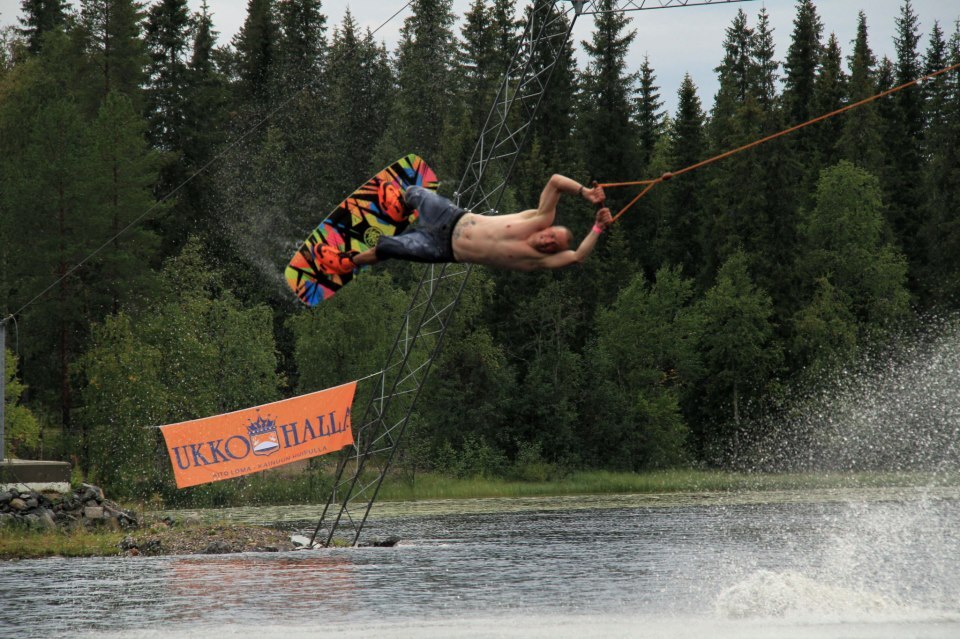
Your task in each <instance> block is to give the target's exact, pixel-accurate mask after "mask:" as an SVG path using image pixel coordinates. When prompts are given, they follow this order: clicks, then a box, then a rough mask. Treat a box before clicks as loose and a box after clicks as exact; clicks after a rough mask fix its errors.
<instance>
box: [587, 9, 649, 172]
mask: <svg viewBox="0 0 960 639" xmlns="http://www.w3.org/2000/svg"><path fill="white" fill-rule="evenodd" d="M598 9H599V10H600V11H601V12H602V13H600V14H599V15H597V18H596V26H595V29H594V31H593V36H592V38H591V40H590V42H583V43H582V46H583V48H584V50H585V51H586V52H587V56H588V60H587V68H586V70H585V71H584V73H583V103H584V106H583V115H582V120H583V136H584V141H583V148H584V155H585V160H586V164H587V166H588V167H589V171H591V172H592V173H593V174H594V175H595V176H599V177H601V178H602V179H604V180H618V179H633V178H635V177H636V174H637V170H638V168H639V167H638V164H637V153H636V149H637V147H638V144H637V139H638V132H637V126H636V124H635V113H636V94H637V86H636V85H637V80H638V76H639V74H637V73H628V72H627V62H626V56H627V53H628V51H629V49H630V45H631V44H632V43H633V41H634V39H635V38H636V36H637V32H636V31H635V30H629V31H628V30H627V27H628V26H629V24H630V18H628V17H627V16H626V15H625V14H624V13H622V12H617V11H613V1H612V0H602V1H601V2H600V3H599V5H598Z"/></svg>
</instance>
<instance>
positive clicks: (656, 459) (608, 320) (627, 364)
mask: <svg viewBox="0 0 960 639" xmlns="http://www.w3.org/2000/svg"><path fill="white" fill-rule="evenodd" d="M692 299H693V283H692V281H690V280H687V279H684V278H683V277H682V276H681V274H680V271H679V269H676V268H662V269H660V270H659V271H658V272H657V278H656V282H655V283H654V284H653V285H648V283H647V282H646V281H645V280H644V278H643V277H642V276H639V275H638V276H637V277H635V278H634V279H633V280H632V281H631V282H630V283H629V284H628V285H627V286H626V287H625V288H623V289H622V290H621V291H620V295H619V296H618V297H617V300H616V302H615V303H614V304H613V306H612V307H611V308H610V309H608V310H601V311H600V312H599V313H598V314H597V318H596V331H595V332H596V344H595V345H594V346H593V348H592V349H591V352H590V362H591V380H592V386H591V398H590V401H589V402H588V405H589V406H590V408H591V412H590V415H591V417H590V419H589V420H587V421H586V422H585V427H586V428H585V429H584V431H585V432H584V434H585V435H587V436H588V441H591V442H592V443H593V446H594V447H595V448H594V449H593V450H592V451H591V452H592V455H593V457H592V459H591V461H592V462H594V463H597V462H600V460H606V463H605V464H604V465H605V466H608V467H611V468H621V469H623V468H628V469H634V470H637V469H644V468H661V467H665V466H673V465H676V464H680V463H683V462H684V461H685V460H686V458H687V457H686V455H687V451H686V444H687V442H686V439H687V436H688V426H687V424H686V423H685V420H684V418H683V416H682V414H681V411H680V400H681V397H682V396H683V395H684V393H686V392H687V391H688V390H689V389H690V388H691V385H692V384H693V383H694V382H695V381H696V380H697V379H698V378H699V377H700V375H701V374H702V363H701V361H700V355H699V354H698V353H697V351H696V344H697V341H698V339H699V338H700V334H701V331H702V326H703V318H702V316H701V315H700V313H699V312H698V310H697V309H696V308H695V307H694V306H693V305H692V304H691V301H692Z"/></svg>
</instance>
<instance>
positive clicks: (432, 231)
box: [321, 175, 612, 274]
mask: <svg viewBox="0 0 960 639" xmlns="http://www.w3.org/2000/svg"><path fill="white" fill-rule="evenodd" d="M561 193H566V194H567V195H579V196H580V197H583V198H584V199H586V200H587V201H588V202H590V203H592V204H600V203H602V202H603V200H604V193H603V188H602V187H599V186H598V187H595V188H590V189H588V188H586V187H584V186H582V185H580V184H578V183H577V182H575V181H573V180H571V179H570V178H567V177H564V176H562V175H554V176H553V177H551V178H550V180H549V181H548V182H547V185H546V186H545V187H544V189H543V193H541V194H540V203H539V205H538V206H537V208H535V209H529V210H527V211H522V212H520V213H513V214H511V215H497V216H484V215H477V214H476V213H471V212H469V211H466V210H464V209H461V208H459V207H457V206H456V205H454V204H453V203H452V202H451V201H450V200H448V199H446V198H444V197H441V196H439V195H437V194H436V193H434V192H432V191H430V190H427V189H424V188H422V187H419V186H412V187H410V188H408V189H407V190H406V192H405V193H404V194H402V195H401V194H399V192H397V193H396V194H394V195H395V197H393V196H392V197H390V198H385V199H387V207H388V208H389V207H390V206H406V207H409V208H414V209H417V210H418V211H419V212H420V220H419V221H418V222H417V223H416V224H415V225H414V226H411V227H410V228H409V229H407V231H405V232H404V233H402V234H400V235H397V236H394V237H382V238H380V242H379V243H378V244H377V246H375V247H374V248H371V249H367V250H366V251H363V252H362V253H351V254H347V253H340V254H338V255H337V254H325V255H323V256H321V261H322V263H323V265H324V266H325V267H326V268H327V269H329V270H330V272H333V273H337V274H346V273H349V272H351V271H353V270H354V269H355V268H356V267H359V266H365V265H368V264H376V263H377V262H380V261H383V260H387V259H391V258H393V259H405V260H410V261H414V262H430V263H439V262H472V263H474V264H486V265H488V266H495V267H498V268H505V269H514V270H519V271H532V270H535V269H539V268H551V269H552V268H562V267H564V266H569V265H570V264H578V263H580V262H583V261H584V260H585V259H586V258H587V256H588V255H590V253H591V252H593V249H594V247H595V246H596V244H597V238H598V237H599V236H600V233H602V232H603V230H604V229H606V228H607V226H609V225H610V223H611V222H612V219H611V217H610V210H609V209H607V208H601V209H600V210H598V211H597V216H596V221H595V223H594V225H593V228H592V229H591V230H590V233H588V234H587V236H586V237H585V238H584V239H583V241H582V242H580V246H578V247H577V249H576V250H572V249H570V245H571V243H572V242H573V234H572V233H571V232H570V229H568V228H566V227H563V226H554V225H553V221H554V218H555V217H556V215H557V202H558V201H559V200H560V194H561ZM388 212H389V211H388ZM330 253H332V251H331V252H330Z"/></svg>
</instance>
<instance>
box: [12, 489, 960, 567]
mask: <svg viewBox="0 0 960 639" xmlns="http://www.w3.org/2000/svg"><path fill="white" fill-rule="evenodd" d="M598 475H600V479H603V480H604V481H603V482H602V483H603V485H604V487H606V488H608V489H609V490H602V491H597V492H584V491H569V492H562V491H561V489H563V488H567V489H570V487H571V485H570V482H569V481H561V482H515V481H507V480H489V479H479V478H477V479H450V478H440V477H437V476H427V477H421V478H419V481H415V482H407V484H406V487H405V488H404V489H403V490H398V489H397V488H396V486H397V485H398V484H401V485H402V484H403V483H404V480H403V478H400V479H394V480H393V482H392V487H393V488H392V489H391V490H385V491H384V492H385V493H386V495H387V496H388V497H386V498H384V499H381V500H380V501H378V502H377V504H376V505H375V507H374V516H375V517H377V518H392V517H416V516H436V515H456V514H476V513H490V512H529V511H536V510H583V509H591V508H593V509H598V508H663V507H690V506H709V505H718V506H739V505H748V504H760V503H825V502H843V501H851V500H856V501H868V502H877V501H890V500H898V499H912V498H917V497H920V498H931V499H960V482H958V481H957V479H956V477H955V476H953V475H949V476H944V475H942V474H941V475H934V474H929V473H898V474H893V473H883V474H880V473H857V474H850V473H845V474H839V473H837V474H833V475H829V474H818V475H813V474H789V475H788V474H783V475H747V474H736V473H714V472H709V473H701V472H700V471H696V472H694V473H691V472H690V471H679V472H672V471H671V472H666V473H655V474H644V475H637V474H612V473H599V474H598V473H596V472H594V473H589V474H587V477H590V478H593V479H594V480H597V479H598ZM576 479H577V477H576V475H574V476H573V478H572V479H571V480H570V481H575V480H576ZM579 479H581V480H582V479H583V477H580V478H579ZM691 480H692V481H691ZM704 480H708V481H704ZM720 480H725V481H720ZM946 480H949V481H946ZM418 484H419V488H420V489H421V490H416V488H417V485H418ZM595 484H596V482H583V481H580V482H579V484H578V485H580V486H581V487H586V486H588V485H592V486H593V487H596V485H595ZM624 484H627V485H626V486H625V485H624ZM691 484H693V485H691ZM626 487H629V488H633V489H634V490H616V489H617V488H626ZM638 487H643V488H644V489H641V490H637V488H638ZM385 489H386V486H385ZM441 489H442V490H441ZM438 492H439V493H443V494H445V495H451V496H436V495H437V493H438ZM404 493H406V498H404V499H400V498H398V496H399V495H402V494H404ZM464 493H467V494H468V496H462V495H463V494H464ZM491 493H492V494H491ZM518 493H521V494H518ZM320 509H322V504H317V503H301V504H277V505H249V506H240V507H223V508H200V509H189V508H185V509H176V510H172V509H163V510H155V511H148V512H146V513H144V515H143V520H144V525H143V526H142V527H140V528H138V529H135V530H125V531H117V530H106V529H103V530H97V529H94V530H85V529H80V530H55V531H50V530H47V531H37V530H26V529H22V528H16V527H3V528H0V560H20V559H36V558H43V557H64V558H67V557H117V556H127V557H136V556H169V555H202V554H225V553H239V552H283V551H291V550H296V549H297V548H298V546H297V545H296V544H294V543H293V542H292V541H291V531H290V530H289V529H281V527H282V526H284V524H287V526H288V527H289V526H290V525H291V524H294V523H296V524H302V523H303V522H306V521H309V520H310V519H315V517H316V516H317V515H318V514H319V511H320Z"/></svg>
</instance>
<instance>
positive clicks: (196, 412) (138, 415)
mask: <svg viewBox="0 0 960 639" xmlns="http://www.w3.org/2000/svg"><path fill="white" fill-rule="evenodd" d="M162 279H163V290H164V293H163V295H162V296H161V297H160V299H159V301H158V302H157V303H156V304H155V305H154V306H152V307H151V308H150V309H149V312H147V313H144V314H143V315H142V316H140V317H137V318H136V321H135V320H134V318H133V317H131V316H129V315H126V314H123V313H121V314H118V315H113V316H110V317H108V318H107V319H106V320H105V322H104V323H103V324H102V325H99V326H97V327H95V329H94V334H93V346H92V348H91V349H90V350H89V351H88V352H87V353H86V354H85V355H84V357H83V358H82V359H81V361H80V363H79V366H78V369H79V372H80V373H81V374H82V376H83V378H84V379H85V380H86V383H85V385H84V387H83V390H82V398H83V404H84V406H83V408H82V409H81V410H80V418H81V420H82V421H83V422H84V423H85V425H86V427H87V430H88V432H89V442H88V447H89V450H90V456H91V464H92V468H93V476H94V477H96V479H97V481H99V482H101V484H102V485H103V487H104V488H105V489H106V490H108V491H110V492H111V494H117V495H119V496H125V497H134V496H136V497H140V498H146V497H149V496H150V495H151V494H154V493H156V492H160V491H162V490H163V489H164V486H165V483H166V482H168V481H170V476H169V463H170V462H169V460H168V459H167V458H166V455H165V451H164V450H163V449H162V448H161V447H160V446H159V441H160V440H159V437H160V433H159V431H158V430H157V429H156V428H155V427H156V426H160V425H163V424H169V423H175V422H180V421H186V420H190V419H197V418H201V417H207V416H210V415H215V414H219V413H224V412H229V411H233V410H239V409H241V408H245V407H248V406H253V405H256V404H263V403H267V402H270V401H275V400H277V399H279V398H280V388H281V386H282V381H283V380H282V379H280V378H279V377H278V376H277V373H276V367H277V359H276V352H275V345H274V339H273V326H272V322H273V320H272V316H271V313H270V312H269V309H267V308H266V307H265V306H256V307H252V308H245V307H243V306H242V305H241V304H240V303H239V302H238V301H237V300H236V298H235V297H234V296H233V294H232V293H231V292H230V291H229V289H227V288H225V287H224V285H223V275H222V274H221V273H218V272H216V271H214V270H211V269H210V268H209V267H208V266H207V263H206V260H205V258H204V255H203V252H202V248H201V246H200V244H199V243H198V242H196V241H191V242H190V243H188V244H187V246H186V247H185V248H184V250H183V252H182V253H181V254H180V255H179V256H177V257H176V258H173V259H171V260H169V261H168V262H167V264H166V266H165V267H164V270H163V272H162Z"/></svg>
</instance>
